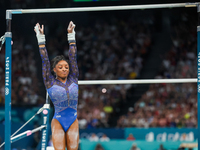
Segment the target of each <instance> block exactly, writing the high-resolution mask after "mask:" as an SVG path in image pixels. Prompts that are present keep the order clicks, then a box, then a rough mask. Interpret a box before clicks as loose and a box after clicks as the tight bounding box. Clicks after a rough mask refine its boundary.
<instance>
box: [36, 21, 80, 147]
mask: <svg viewBox="0 0 200 150" xmlns="http://www.w3.org/2000/svg"><path fill="white" fill-rule="evenodd" d="M74 28H75V25H74V23H73V22H72V21H71V22H70V23H69V26H68V29H67V30H68V34H67V35H68V42H69V62H68V61H67V60H66V59H65V58H64V56H56V57H55V58H54V59H53V71H54V72H55V74H56V78H54V76H53V75H52V74H51V69H50V68H51V67H50V62H49V58H48V54H47V50H46V48H45V35H44V26H43V25H42V27H40V24H39V23H37V24H36V25H35V29H34V31H35V32H36V37H37V40H38V45H39V51H40V55H41V58H42V71H43V79H44V84H45V87H46V89H47V91H48V94H49V96H50V98H51V100H52V102H53V104H54V108H55V114H54V116H53V119H52V122H51V130H52V141H53V146H54V149H55V150H65V149H66V148H67V150H77V149H78V143H79V127H78V120H77V102H78V66H77V60H76V55H77V50H76V41H75V31H74Z"/></svg>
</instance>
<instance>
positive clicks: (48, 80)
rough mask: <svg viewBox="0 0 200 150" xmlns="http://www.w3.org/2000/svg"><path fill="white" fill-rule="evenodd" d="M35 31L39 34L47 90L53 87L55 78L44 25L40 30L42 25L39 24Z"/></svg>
mask: <svg viewBox="0 0 200 150" xmlns="http://www.w3.org/2000/svg"><path fill="white" fill-rule="evenodd" d="M34 30H35V32H36V34H37V39H38V45H39V51H40V56H41V59H42V75H43V80H44V84H45V86H46V88H47V89H49V88H50V87H51V86H52V85H53V81H54V80H53V79H54V77H53V75H52V74H51V66H50V62H49V57H48V53H47V50H46V47H45V36H44V26H43V25H42V28H40V25H39V24H38V23H37V24H36V26H35V29H34Z"/></svg>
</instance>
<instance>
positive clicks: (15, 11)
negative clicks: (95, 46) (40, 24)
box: [7, 3, 198, 14]
mask: <svg viewBox="0 0 200 150" xmlns="http://www.w3.org/2000/svg"><path fill="white" fill-rule="evenodd" d="M197 4H198V3H172V4H149V5H125V6H102V7H77V8H49V9H12V10H7V11H9V12H11V13H12V14H27V13H56V12H81V11H108V10H129V9H153V8H174V7H197Z"/></svg>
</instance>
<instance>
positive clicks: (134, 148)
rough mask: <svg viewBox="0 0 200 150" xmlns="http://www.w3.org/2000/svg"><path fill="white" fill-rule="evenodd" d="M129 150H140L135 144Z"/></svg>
mask: <svg viewBox="0 0 200 150" xmlns="http://www.w3.org/2000/svg"><path fill="white" fill-rule="evenodd" d="M129 150H140V148H139V147H137V144H136V143H133V144H132V146H131V148H130V149H129Z"/></svg>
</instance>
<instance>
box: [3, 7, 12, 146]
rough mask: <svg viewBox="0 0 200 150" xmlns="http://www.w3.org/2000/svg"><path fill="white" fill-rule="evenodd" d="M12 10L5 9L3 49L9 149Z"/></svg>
mask: <svg viewBox="0 0 200 150" xmlns="http://www.w3.org/2000/svg"><path fill="white" fill-rule="evenodd" d="M11 20H12V12H11V11H10V10H7V11H6V26H7V29H6V33H5V40H6V51H5V150H10V149H11V139H10V136H11V84H12V83H11V81H12V74H11V73H12V72H11V69H12V48H11V41H12V33H11Z"/></svg>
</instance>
